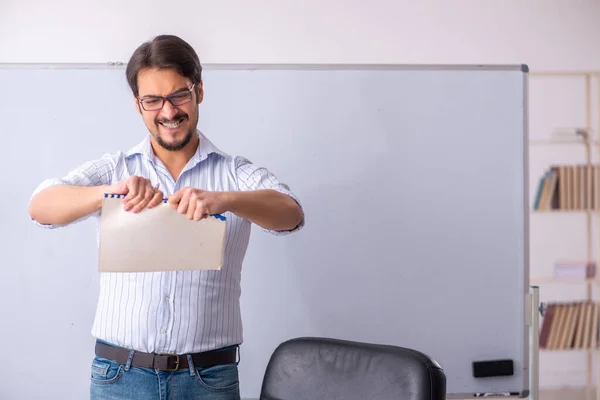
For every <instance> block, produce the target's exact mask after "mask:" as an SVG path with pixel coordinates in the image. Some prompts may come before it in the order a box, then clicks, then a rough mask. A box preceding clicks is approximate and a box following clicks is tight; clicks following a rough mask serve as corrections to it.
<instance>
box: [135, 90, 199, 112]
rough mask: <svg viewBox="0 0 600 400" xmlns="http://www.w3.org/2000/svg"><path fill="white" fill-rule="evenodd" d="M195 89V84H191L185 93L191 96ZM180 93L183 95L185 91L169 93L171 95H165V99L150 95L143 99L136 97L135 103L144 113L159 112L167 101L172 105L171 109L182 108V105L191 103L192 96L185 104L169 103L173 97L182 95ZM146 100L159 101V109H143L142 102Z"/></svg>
mask: <svg viewBox="0 0 600 400" xmlns="http://www.w3.org/2000/svg"><path fill="white" fill-rule="evenodd" d="M195 87H196V84H195V83H193V84H192V86H191V87H189V88H188V89H187V91H188V92H189V93H190V94H192V92H193V90H194V88H195ZM182 93H185V91H177V92H174V93H171V94H169V95H167V96H166V97H162V96H155V95H150V96H148V97H144V98H140V97H138V98H137V101H138V103H139V105H140V107H141V108H142V109H143V110H144V111H159V110H162V108H163V107H164V106H165V102H166V101H168V102H169V103H171V105H172V106H173V107H177V106H182V105H184V104H187V103H189V102H190V101H192V99H193V98H194V95H193V94H192V95H191V96H190V99H189V100H188V101H186V102H185V103H179V104H173V102H172V101H171V97H173V96H178V95H180V94H182ZM146 99H152V100H160V101H161V105H160V107H159V108H155V109H152V110H147V109H146V108H145V107H144V104H143V101H144V100H146Z"/></svg>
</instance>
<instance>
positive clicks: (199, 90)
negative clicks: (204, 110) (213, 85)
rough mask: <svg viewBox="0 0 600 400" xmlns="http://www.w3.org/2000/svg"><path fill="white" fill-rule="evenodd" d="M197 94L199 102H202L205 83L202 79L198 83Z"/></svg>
mask: <svg viewBox="0 0 600 400" xmlns="http://www.w3.org/2000/svg"><path fill="white" fill-rule="evenodd" d="M196 95H197V96H198V104H200V103H202V100H204V85H203V84H202V81H200V82H198V84H197V85H196Z"/></svg>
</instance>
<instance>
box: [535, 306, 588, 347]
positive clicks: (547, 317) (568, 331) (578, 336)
mask: <svg viewBox="0 0 600 400" xmlns="http://www.w3.org/2000/svg"><path fill="white" fill-rule="evenodd" d="M598 311H599V310H598V303H596V302H593V301H578V302H553V303H549V304H548V305H547V306H546V311H545V312H544V317H543V319H542V324H541V329H540V339H539V345H540V349H546V350H577V349H596V348H597V346H598Z"/></svg>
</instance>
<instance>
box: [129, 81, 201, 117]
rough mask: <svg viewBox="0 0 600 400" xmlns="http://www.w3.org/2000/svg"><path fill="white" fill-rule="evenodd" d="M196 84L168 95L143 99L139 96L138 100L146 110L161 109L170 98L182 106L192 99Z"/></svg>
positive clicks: (175, 104) (170, 101)
mask: <svg viewBox="0 0 600 400" xmlns="http://www.w3.org/2000/svg"><path fill="white" fill-rule="evenodd" d="M195 86H196V84H195V83H194V84H193V85H192V87H190V88H189V89H187V90H185V89H184V90H182V91H178V92H175V93H172V94H170V95H168V96H167V97H161V96H146V97H144V98H142V99H140V98H138V102H139V103H140V105H141V106H142V108H143V109H144V110H146V111H157V110H160V109H161V108H163V106H164V105H165V100H168V101H169V103H171V104H172V105H174V106H181V105H183V104H186V103H189V102H190V101H192V91H193V90H194V87H195Z"/></svg>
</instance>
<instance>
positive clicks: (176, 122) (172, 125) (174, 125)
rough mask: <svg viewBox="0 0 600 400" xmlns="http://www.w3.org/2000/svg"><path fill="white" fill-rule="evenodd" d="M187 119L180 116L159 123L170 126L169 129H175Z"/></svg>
mask: <svg viewBox="0 0 600 400" xmlns="http://www.w3.org/2000/svg"><path fill="white" fill-rule="evenodd" d="M184 120H185V118H183V117H182V118H179V119H176V120H172V121H160V122H159V124H161V125H162V126H164V127H166V128H169V129H175V128H177V127H179V125H181V124H182V123H183V121H184Z"/></svg>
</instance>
